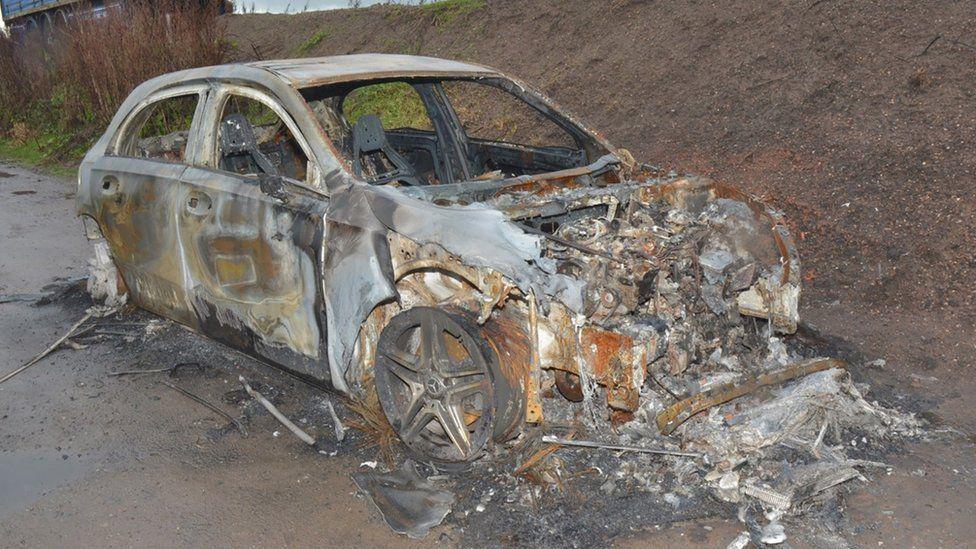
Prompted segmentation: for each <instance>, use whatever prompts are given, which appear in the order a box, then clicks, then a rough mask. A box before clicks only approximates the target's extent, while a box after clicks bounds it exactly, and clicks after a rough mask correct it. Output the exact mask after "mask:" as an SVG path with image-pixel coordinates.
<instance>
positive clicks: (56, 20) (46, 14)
mask: <svg viewBox="0 0 976 549" xmlns="http://www.w3.org/2000/svg"><path fill="white" fill-rule="evenodd" d="M187 1H193V0H187ZM198 1H199V2H200V3H201V5H204V4H207V3H210V2H211V1H213V2H219V4H220V10H221V13H225V12H229V11H233V3H232V2H228V1H225V0H198ZM123 2H124V0H0V18H2V26H5V27H6V28H7V29H8V31H9V32H11V33H21V32H26V31H31V30H35V29H40V30H47V29H51V28H53V27H54V26H56V25H58V24H62V23H66V22H68V21H69V20H70V19H71V18H72V17H78V16H80V17H92V18H98V17H101V16H102V15H104V14H105V12H106V11H107V10H110V9H116V8H119V7H120V6H121V5H122V4H123Z"/></svg>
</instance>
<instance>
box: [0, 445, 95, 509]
mask: <svg viewBox="0 0 976 549" xmlns="http://www.w3.org/2000/svg"><path fill="white" fill-rule="evenodd" d="M90 465H91V462H90V460H88V459H86V460H84V461H83V460H81V459H79V458H76V457H73V456H69V457H68V459H63V458H62V457H61V454H59V453H55V452H53V451H52V452H51V453H50V454H49V455H47V454H45V455H40V454H38V453H36V452H2V453H0V517H4V516H6V515H9V514H13V513H16V512H17V511H20V510H22V509H23V508H24V507H26V506H27V505H28V504H30V503H31V502H32V501H34V500H36V499H37V498H39V497H40V496H42V495H44V494H45V493H46V492H48V491H50V490H53V489H55V488H57V487H58V486H61V485H62V484H65V483H66V482H68V481H70V480H73V479H76V478H80V477H81V476H83V475H84V474H85V472H87V471H88V470H89V469H90Z"/></svg>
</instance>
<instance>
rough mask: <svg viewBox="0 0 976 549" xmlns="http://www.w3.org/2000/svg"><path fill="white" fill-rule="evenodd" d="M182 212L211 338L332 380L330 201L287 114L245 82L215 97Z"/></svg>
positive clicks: (193, 281)
mask: <svg viewBox="0 0 976 549" xmlns="http://www.w3.org/2000/svg"><path fill="white" fill-rule="evenodd" d="M202 125H203V129H202V130H201V134H202V135H204V136H206V137H202V138H201V140H200V147H199V148H198V151H196V153H197V154H198V157H197V158H195V159H194V162H193V166H191V167H190V168H188V169H187V170H186V171H185V172H184V173H183V175H182V181H183V185H184V188H185V190H184V192H185V197H186V200H187V207H186V208H184V209H183V210H181V211H180V212H179V215H178V216H177V222H178V223H177V224H178V227H179V242H180V246H181V248H182V249H183V251H184V255H185V265H186V270H187V277H188V280H189V281H190V299H191V300H192V302H193V306H194V308H195V310H196V312H197V314H198V315H199V317H200V319H201V324H202V327H201V329H202V331H204V332H205V333H207V334H208V335H210V336H212V337H214V338H216V339H219V340H222V341H224V342H227V343H229V344H232V345H234V346H236V347H239V348H243V349H245V350H248V351H249V352H252V353H254V354H257V355H259V356H262V357H265V358H267V359H269V360H272V361H273V362H276V363H278V364H281V365H283V366H286V367H288V368H290V369H292V370H295V371H297V372H299V373H302V374H305V375H309V376H312V377H315V378H317V379H320V380H328V367H327V365H326V364H327V362H326V361H325V360H324V357H325V352H324V350H325V349H324V337H323V326H324V322H323V318H322V316H321V311H322V307H321V299H320V295H319V290H318V287H319V285H318V283H317V281H318V276H317V272H318V270H319V269H318V259H319V251H320V250H321V243H322V229H323V219H324V215H325V210H326V208H327V206H328V202H327V199H326V198H325V196H324V195H322V194H320V193H317V192H316V191H315V190H314V189H313V188H312V187H313V184H314V174H315V173H317V171H316V170H315V168H314V165H313V164H311V163H309V158H310V155H309V148H308V145H307V143H306V142H305V140H304V138H303V137H302V136H301V134H300V132H298V130H297V128H296V126H295V124H294V122H293V121H292V119H291V118H290V116H289V115H288V113H287V112H286V111H285V110H284V109H283V108H282V107H281V106H280V104H279V103H278V102H277V101H275V100H274V99H273V98H272V97H270V96H268V95H266V94H264V93H260V92H257V91H255V90H253V89H250V88H245V87H240V86H229V85H228V86H223V87H218V88H216V89H215V90H214V92H213V93H212V94H211V96H210V97H209V100H208V103H207V107H206V113H205V115H204V121H203V123H202Z"/></svg>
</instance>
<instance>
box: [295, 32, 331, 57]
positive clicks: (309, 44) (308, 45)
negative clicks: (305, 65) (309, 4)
mask: <svg viewBox="0 0 976 549" xmlns="http://www.w3.org/2000/svg"><path fill="white" fill-rule="evenodd" d="M328 36H329V32H328V31H327V30H326V29H322V30H319V31H317V32H316V33H315V34H313V35H312V36H310V37H309V38H308V40H306V41H304V42H302V43H301V44H300V45H299V46H298V53H307V52H308V51H309V50H311V49H312V48H314V47H315V46H318V45H319V42H321V41H322V40H325V38H326V37H328Z"/></svg>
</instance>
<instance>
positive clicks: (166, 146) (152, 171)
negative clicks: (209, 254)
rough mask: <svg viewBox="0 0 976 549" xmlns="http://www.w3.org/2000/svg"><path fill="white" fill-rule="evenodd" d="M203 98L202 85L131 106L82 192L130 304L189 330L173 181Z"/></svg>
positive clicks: (177, 189)
mask: <svg viewBox="0 0 976 549" xmlns="http://www.w3.org/2000/svg"><path fill="white" fill-rule="evenodd" d="M207 91H208V89H207V86H204V85H200V86H183V87H177V88H171V89H167V90H163V91H160V92H157V93H155V94H153V95H150V96H149V97H148V98H147V99H146V100H144V101H142V102H141V103H140V104H138V105H137V106H136V107H135V108H134V109H133V110H132V112H131V113H130V115H129V116H128V117H127V118H126V120H125V121H124V122H123V123H122V125H121V126H120V127H119V130H118V132H117V133H116V135H114V136H113V137H112V139H111V141H110V142H109V145H108V148H107V149H106V151H105V154H103V155H101V156H99V157H97V158H96V159H95V160H94V162H93V164H92V166H91V173H90V177H89V178H88V180H87V183H88V186H89V187H90V188H88V189H86V192H87V194H88V197H89V200H90V204H89V207H90V212H91V214H92V217H94V219H95V220H96V221H97V223H98V225H99V228H100V229H101V232H102V234H103V236H104V237H105V239H106V241H107V242H108V244H109V248H110V250H111V252H112V257H113V258H114V259H115V263H116V265H117V266H118V268H119V272H120V274H121V275H122V278H123V280H124V281H125V284H126V286H127V288H128V292H129V296H130V299H131V300H132V301H133V302H135V303H136V304H137V305H139V306H140V307H143V308H145V309H148V310H150V311H153V312H155V313H157V314H160V315H163V316H165V317H168V318H171V319H173V320H176V321H178V322H181V323H183V324H187V325H189V326H196V325H197V323H196V320H197V317H196V315H195V314H194V311H193V308H192V303H191V300H190V298H189V295H188V286H187V284H186V272H185V269H184V264H183V260H182V254H181V246H180V244H179V224H178V223H177V219H178V216H179V214H180V212H181V211H183V209H184V207H185V203H184V200H185V195H184V193H183V190H182V189H181V185H180V179H181V177H182V176H183V173H184V172H185V171H186V169H187V161H188V155H189V153H190V151H192V150H194V145H195V141H196V136H197V129H198V126H199V121H200V118H201V117H200V114H201V113H202V112H203V106H204V104H205V102H206V97H207Z"/></svg>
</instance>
